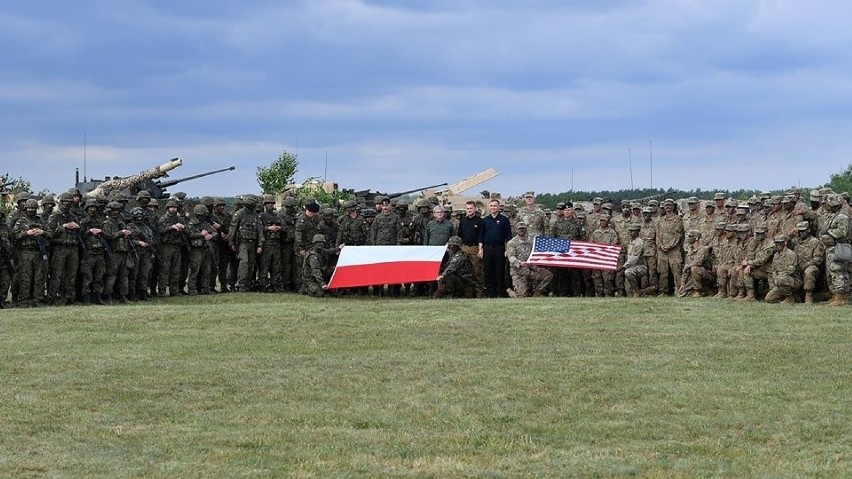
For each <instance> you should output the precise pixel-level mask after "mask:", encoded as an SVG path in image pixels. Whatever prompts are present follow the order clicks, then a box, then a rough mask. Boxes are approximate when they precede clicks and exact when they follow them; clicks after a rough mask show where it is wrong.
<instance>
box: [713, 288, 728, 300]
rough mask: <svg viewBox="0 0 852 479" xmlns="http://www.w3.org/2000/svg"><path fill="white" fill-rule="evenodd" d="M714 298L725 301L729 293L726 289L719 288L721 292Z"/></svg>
mask: <svg viewBox="0 0 852 479" xmlns="http://www.w3.org/2000/svg"><path fill="white" fill-rule="evenodd" d="M713 297H714V298H716V299H725V298H727V297H728V291H727V290H726V289H725V288H724V287H722V286H719V292H718V293H716V294H715V295H714V296H713Z"/></svg>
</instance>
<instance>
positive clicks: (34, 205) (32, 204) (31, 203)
mask: <svg viewBox="0 0 852 479" xmlns="http://www.w3.org/2000/svg"><path fill="white" fill-rule="evenodd" d="M24 209H28V210H37V209H38V200H34V199H32V198H31V199H28V200H27V201H26V203H24Z"/></svg>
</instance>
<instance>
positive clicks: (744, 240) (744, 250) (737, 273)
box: [728, 225, 766, 301]
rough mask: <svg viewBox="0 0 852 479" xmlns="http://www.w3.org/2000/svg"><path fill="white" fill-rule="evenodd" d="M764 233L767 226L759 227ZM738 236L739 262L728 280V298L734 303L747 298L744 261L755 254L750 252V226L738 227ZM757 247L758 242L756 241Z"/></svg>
mask: <svg viewBox="0 0 852 479" xmlns="http://www.w3.org/2000/svg"><path fill="white" fill-rule="evenodd" d="M758 228H759V229H760V230H762V231H764V232H765V231H766V227H765V226H759V227H758ZM734 231H735V232H736V235H737V242H736V246H735V248H736V253H735V254H736V258H737V262H736V264H735V265H734V267H732V268H731V270H730V273H729V277H730V279H729V280H728V298H730V299H731V300H732V301H739V300H743V299H745V297H746V289H745V283H744V275H743V268H744V267H743V266H742V261H743V260H744V259H746V258H749V257H754V253H753V251H752V252H749V247H751V246H752V230H751V228H750V227H749V226H748V225H737V226H736V228H735V229H734ZM754 244H755V245H756V244H757V242H756V241H755V242H754ZM755 247H756V246H755Z"/></svg>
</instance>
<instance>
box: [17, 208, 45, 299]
mask: <svg viewBox="0 0 852 479" xmlns="http://www.w3.org/2000/svg"><path fill="white" fill-rule="evenodd" d="M36 211H38V201H36V200H33V199H29V200H27V201H26V202H25V203H24V215H23V216H21V217H19V218H18V219H17V220H16V221H15V225H14V226H13V227H12V233H13V234H14V235H15V239H16V240H17V251H18V257H17V261H16V263H15V264H16V267H17V272H18V282H19V283H18V305H19V306H20V307H22V308H34V307H36V306H39V304H40V303H41V302H42V301H44V285H45V276H46V271H47V267H48V266H47V261H48V257H47V251H48V249H47V248H48V247H47V244H48V243H47V238H46V236H45V231H44V229H45V228H46V226H45V224H44V221H42V219H41V217H39V216H38V215H37V214H36Z"/></svg>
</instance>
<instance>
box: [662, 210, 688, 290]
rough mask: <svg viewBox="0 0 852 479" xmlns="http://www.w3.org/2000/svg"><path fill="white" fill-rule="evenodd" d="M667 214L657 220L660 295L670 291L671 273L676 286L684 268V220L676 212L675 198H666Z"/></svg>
mask: <svg viewBox="0 0 852 479" xmlns="http://www.w3.org/2000/svg"><path fill="white" fill-rule="evenodd" d="M663 209H664V210H665V212H666V214H665V215H664V216H662V217H661V218H660V219H659V221H658V222H657V238H656V239H657V272H658V273H659V274H660V279H659V281H660V282H659V286H660V292H659V294H658V296H667V295H668V293H669V285H670V284H671V283H669V273H671V275H672V276H673V279H674V285H675V287H676V286H677V285H679V284H681V282H680V275H681V272H682V270H683V257H682V256H681V243H682V242H683V237H684V232H683V222H682V221H681V220H680V218H679V217H678V216H677V214H675V212H674V200H670V199H666V201H665V202H664V204H663Z"/></svg>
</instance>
